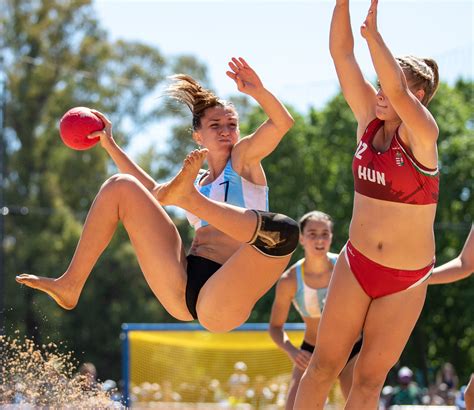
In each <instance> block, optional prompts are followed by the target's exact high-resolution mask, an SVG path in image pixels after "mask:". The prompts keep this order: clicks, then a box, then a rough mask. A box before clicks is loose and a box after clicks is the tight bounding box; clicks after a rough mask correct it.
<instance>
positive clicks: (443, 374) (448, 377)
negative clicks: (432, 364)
mask: <svg viewBox="0 0 474 410" xmlns="http://www.w3.org/2000/svg"><path fill="white" fill-rule="evenodd" d="M441 383H445V384H446V386H447V388H448V390H456V389H457V388H458V384H459V379H458V375H457V374H456V370H455V369H454V366H453V365H452V364H451V363H445V364H444V365H443V367H441V369H440V371H439V372H438V374H437V375H436V384H437V385H438V386H439V385H440V384H441Z"/></svg>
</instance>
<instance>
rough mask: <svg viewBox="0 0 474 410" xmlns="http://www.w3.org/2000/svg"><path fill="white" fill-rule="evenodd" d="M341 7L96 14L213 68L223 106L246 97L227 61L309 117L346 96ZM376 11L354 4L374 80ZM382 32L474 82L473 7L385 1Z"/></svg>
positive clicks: (289, 0) (285, 4) (361, 50)
mask: <svg viewBox="0 0 474 410" xmlns="http://www.w3.org/2000/svg"><path fill="white" fill-rule="evenodd" d="M333 4H334V2H333V1H326V0H312V1H308V0H286V1H275V0H273V1H270V0H251V1H250V0H241V1H238V2H237V1H234V0H213V1H211V0H207V1H202V0H173V1H161V0H142V1H131V0H127V1H126V0H96V1H95V8H96V10H97V13H98V16H97V17H98V18H99V20H100V21H101V24H102V26H103V27H104V28H105V29H106V30H107V31H108V32H109V34H110V36H111V38H112V39H118V38H121V39H126V40H139V41H142V42H145V43H147V44H151V45H154V46H156V47H157V48H159V49H160V50H161V52H162V53H163V54H164V55H165V56H173V55H179V54H193V55H195V56H196V57H197V58H198V59H199V60H200V61H202V62H203V63H204V64H206V65H207V67H208V69H209V76H210V79H211V84H212V88H213V89H214V90H215V91H216V92H217V93H218V94H219V95H220V96H221V97H223V98H227V97H229V96H230V95H232V94H236V93H237V90H236V88H235V86H234V83H233V81H232V80H230V79H229V78H228V77H227V76H226V75H225V71H226V70H227V61H228V59H229V58H230V57H231V56H242V57H245V58H246V59H247V61H248V62H249V64H251V65H252V66H253V68H254V69H255V70H256V71H257V72H258V73H259V74H260V76H261V78H262V80H263V81H264V84H265V85H266V86H267V88H269V89H270V90H271V91H272V92H274V93H275V94H276V95H277V96H278V97H279V98H280V99H281V100H283V101H284V102H286V103H288V104H290V105H292V106H294V107H295V108H296V109H298V110H299V111H300V112H305V111H306V110H307V109H308V107H309V106H311V105H313V106H316V107H322V106H323V105H324V104H325V102H327V100H328V99H329V98H330V97H331V96H333V95H334V94H335V93H336V92H337V90H338V83H337V78H336V74H335V71H334V67H333V64H332V61H331V58H330V55H329V51H328V33H329V24H330V19H331V14H332V9H333ZM369 4H370V2H369V0H367V1H353V2H352V3H351V15H352V24H353V29H354V36H355V52H356V56H357V58H358V60H359V63H360V65H361V67H362V70H363V72H364V73H365V74H366V75H367V77H368V78H370V79H373V78H374V77H375V73H374V70H373V68H372V65H371V62H370V56H369V54H368V51H367V47H366V45H365V42H364V40H363V39H362V38H361V37H360V34H359V27H360V24H361V23H362V22H363V20H364V18H365V15H366V12H367V9H368V6H369ZM379 30H380V32H381V33H382V35H383V37H384V39H385V41H386V43H387V44H388V46H389V47H390V48H391V50H392V52H393V53H394V54H396V55H402V54H414V55H421V56H430V57H433V58H435V59H436V60H437V61H438V63H439V66H440V75H441V79H442V80H444V81H448V82H450V83H452V82H453V81H454V80H455V79H456V78H458V77H459V76H463V77H464V78H473V77H474V62H473V48H474V42H473V38H474V35H473V2H472V1H471V0H468V1H467V0H463V1H456V0H446V1H437V0H380V2H379ZM162 132H165V130H161V131H159V133H162ZM150 133H151V134H155V133H156V130H152V131H150ZM145 134H146V133H145ZM160 139H161V140H162V138H160ZM150 140H153V135H140V136H137V137H136V138H135V141H134V143H132V145H131V147H130V149H131V150H132V152H135V151H140V150H141V149H142V148H144V144H145V141H147V143H149V142H150ZM142 141H143V142H142Z"/></svg>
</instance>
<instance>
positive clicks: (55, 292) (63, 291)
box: [15, 273, 80, 310]
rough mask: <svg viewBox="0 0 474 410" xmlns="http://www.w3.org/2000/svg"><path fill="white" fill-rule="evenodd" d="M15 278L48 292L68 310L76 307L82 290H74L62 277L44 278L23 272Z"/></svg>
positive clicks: (31, 286) (24, 283)
mask: <svg viewBox="0 0 474 410" xmlns="http://www.w3.org/2000/svg"><path fill="white" fill-rule="evenodd" d="M15 280H16V281H17V282H18V283H21V284H22V285H26V286H29V287H30V288H33V289H38V290H41V291H43V292H45V293H47V294H48V295H49V296H51V297H52V298H53V299H54V300H55V302H56V303H57V304H58V305H59V306H61V307H62V308H64V309H67V310H71V309H74V308H75V307H76V305H77V301H78V300H79V295H80V291H79V294H77V292H74V291H72V290H71V287H70V286H69V285H68V284H65V283H64V280H61V279H52V278H43V277H41V276H36V275H28V274H26V273H23V274H21V275H18V276H17V277H16V278H15Z"/></svg>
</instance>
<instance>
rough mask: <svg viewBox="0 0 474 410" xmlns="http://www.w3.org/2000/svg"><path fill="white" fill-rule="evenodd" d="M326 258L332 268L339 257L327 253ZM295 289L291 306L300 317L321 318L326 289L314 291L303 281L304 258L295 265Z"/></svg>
mask: <svg viewBox="0 0 474 410" xmlns="http://www.w3.org/2000/svg"><path fill="white" fill-rule="evenodd" d="M327 255H328V258H329V260H330V261H331V263H332V265H333V266H334V265H335V263H336V261H337V257H338V256H339V255H337V254H335V253H330V252H328V254H327ZM295 270H296V282H297V285H296V286H297V288H296V293H295V296H294V298H293V306H294V307H295V308H296V310H297V311H298V312H299V314H300V315H301V316H302V317H311V318H316V317H320V316H321V312H322V311H323V307H324V303H325V302H326V294H327V291H328V288H318V289H314V288H311V287H309V286H308V285H307V284H306V283H305V281H304V258H303V259H300V260H299V261H298V262H296V264H295Z"/></svg>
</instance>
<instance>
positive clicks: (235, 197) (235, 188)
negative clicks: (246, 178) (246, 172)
mask: <svg viewBox="0 0 474 410" xmlns="http://www.w3.org/2000/svg"><path fill="white" fill-rule="evenodd" d="M224 181H225V182H224V184H227V186H224V188H225V189H227V194H228V195H227V200H226V202H227V203H229V204H232V205H236V206H239V207H241V208H247V207H246V206H245V199H244V191H243V188H242V177H241V176H240V175H238V174H237V173H236V172H235V171H234V170H233V168H232V163H231V161H228V162H227V165H226V166H225V168H224ZM230 187H232V189H230Z"/></svg>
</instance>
